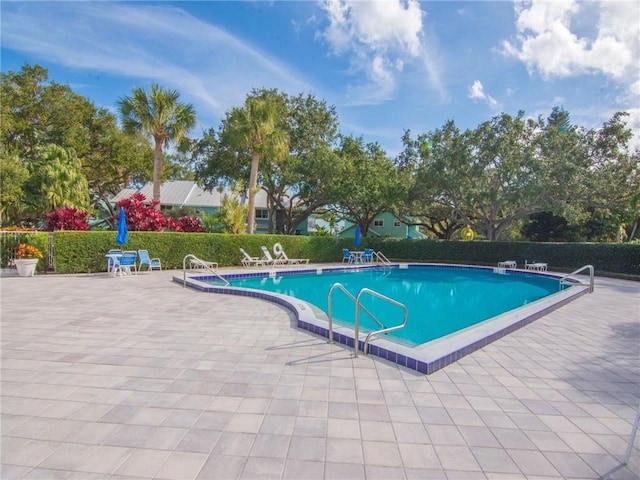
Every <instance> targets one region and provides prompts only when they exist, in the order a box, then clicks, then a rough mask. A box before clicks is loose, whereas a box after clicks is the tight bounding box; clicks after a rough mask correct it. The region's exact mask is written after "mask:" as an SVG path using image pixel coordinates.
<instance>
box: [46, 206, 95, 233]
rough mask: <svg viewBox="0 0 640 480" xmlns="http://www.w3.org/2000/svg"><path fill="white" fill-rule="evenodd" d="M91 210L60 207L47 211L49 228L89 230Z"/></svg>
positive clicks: (52, 229) (51, 230) (51, 229)
mask: <svg viewBox="0 0 640 480" xmlns="http://www.w3.org/2000/svg"><path fill="white" fill-rule="evenodd" d="M88 216H89V212H85V211H84V210H78V209H77V208H71V207H66V208H58V209H57V210H55V211H53V212H49V213H47V227H46V228H47V230H48V231H50V232H53V231H54V230H89V222H88V221H87V217H88Z"/></svg>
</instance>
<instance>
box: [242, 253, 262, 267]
mask: <svg viewBox="0 0 640 480" xmlns="http://www.w3.org/2000/svg"><path fill="white" fill-rule="evenodd" d="M240 253H242V266H243V267H245V268H249V267H258V266H264V265H265V262H264V260H263V259H261V258H258V257H252V256H251V255H249V254H248V253H247V252H246V251H245V249H244V248H241V249H240Z"/></svg>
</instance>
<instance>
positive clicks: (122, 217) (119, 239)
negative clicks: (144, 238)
mask: <svg viewBox="0 0 640 480" xmlns="http://www.w3.org/2000/svg"><path fill="white" fill-rule="evenodd" d="M128 235H129V231H128V230H127V215H126V214H125V213H124V208H122V207H120V213H119V214H118V235H116V243H117V244H119V245H124V244H125V243H127V236H128Z"/></svg>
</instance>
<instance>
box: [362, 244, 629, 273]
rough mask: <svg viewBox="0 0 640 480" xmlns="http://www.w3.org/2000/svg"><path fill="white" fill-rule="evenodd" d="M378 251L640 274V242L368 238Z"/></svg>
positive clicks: (426, 257)
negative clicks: (591, 266) (536, 263)
mask: <svg viewBox="0 0 640 480" xmlns="http://www.w3.org/2000/svg"><path fill="white" fill-rule="evenodd" d="M367 241H368V243H369V244H370V246H371V247H372V248H374V249H375V250H380V251H382V252H384V254H385V255H386V256H387V257H388V258H393V259H395V260H406V261H419V262H438V263H467V264H479V265H496V264H497V263H498V262H500V261H503V260H515V261H517V262H518V266H519V267H522V266H524V263H525V260H526V261H527V262H528V263H533V262H545V263H548V264H549V269H551V270H557V271H567V272H569V271H573V270H576V269H578V268H580V267H582V266H584V265H593V267H594V268H595V271H596V272H597V273H600V274H602V273H612V274H626V275H640V245H634V244H628V243H537V242H487V241H473V242H464V241H440V240H390V239H384V240H378V239H367Z"/></svg>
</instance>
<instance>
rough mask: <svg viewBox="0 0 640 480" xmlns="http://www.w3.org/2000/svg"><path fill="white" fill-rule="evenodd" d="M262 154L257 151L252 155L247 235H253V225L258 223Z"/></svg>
mask: <svg viewBox="0 0 640 480" xmlns="http://www.w3.org/2000/svg"><path fill="white" fill-rule="evenodd" d="M259 164H260V154H259V153H258V152H256V151H255V150H254V151H253V152H252V153H251V173H250V174H249V205H248V209H249V212H248V214H247V233H248V234H249V235H251V234H252V233H253V225H254V223H256V187H257V186H258V166H259Z"/></svg>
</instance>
